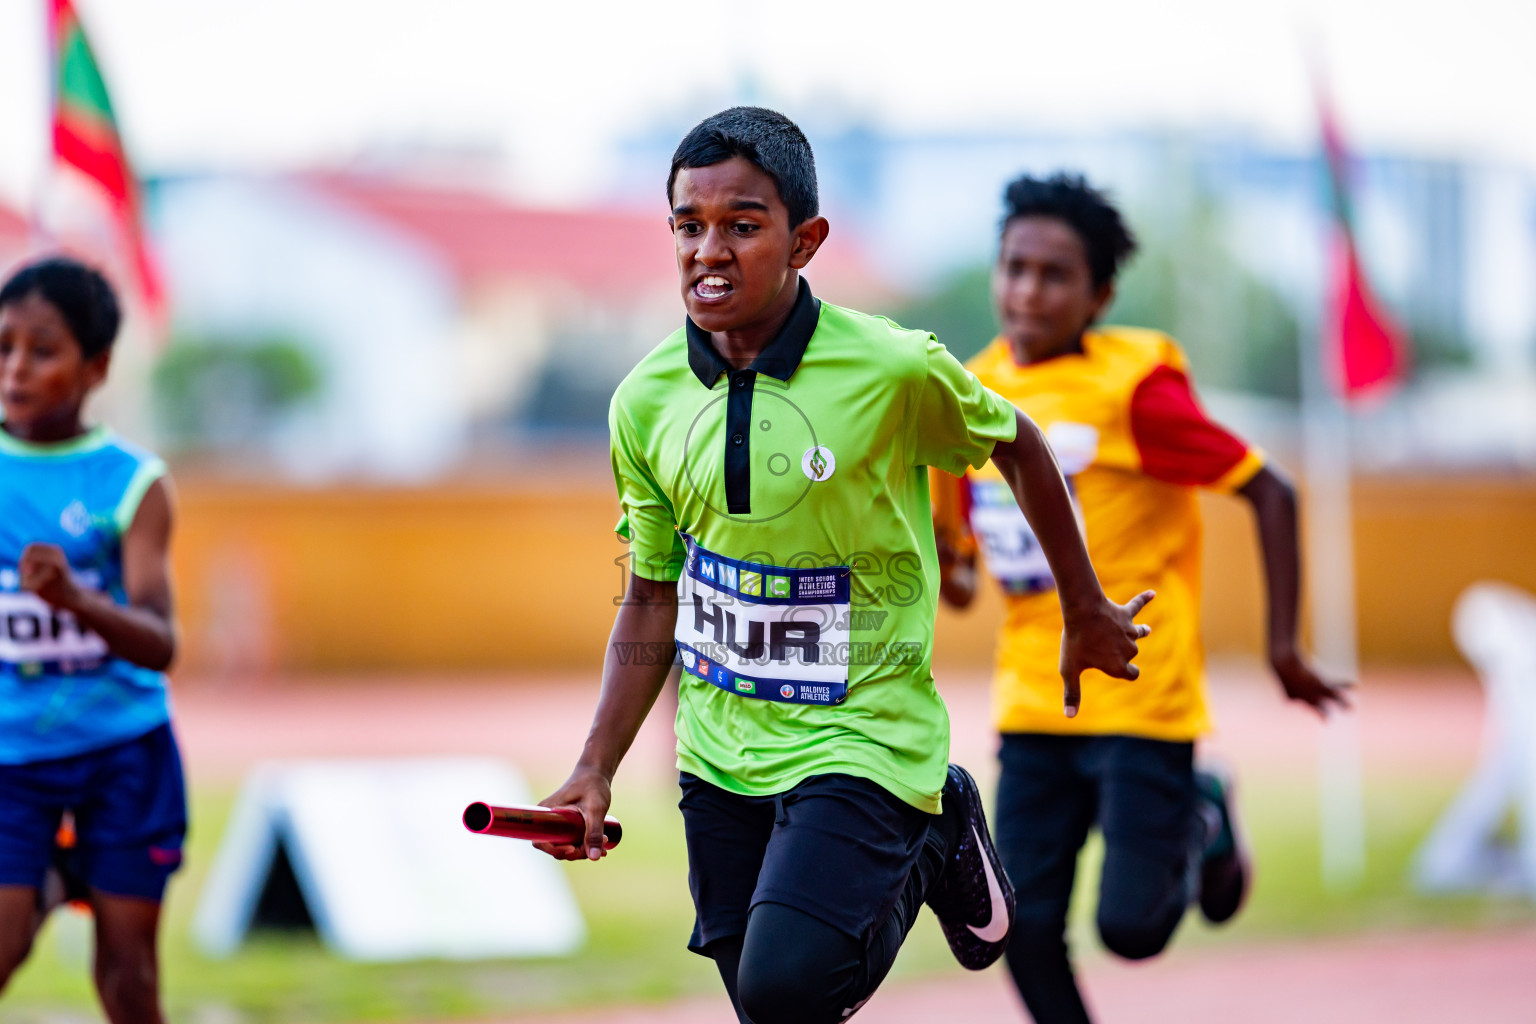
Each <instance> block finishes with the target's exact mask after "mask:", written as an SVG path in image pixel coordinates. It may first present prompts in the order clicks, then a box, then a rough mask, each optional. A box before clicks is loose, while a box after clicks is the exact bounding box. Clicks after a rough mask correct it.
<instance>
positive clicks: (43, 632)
mask: <svg viewBox="0 0 1536 1024" xmlns="http://www.w3.org/2000/svg"><path fill="white" fill-rule="evenodd" d="M164 475H165V464H164V463H163V462H161V461H160V459H158V458H157V457H155V456H154V455H152V454H150V453H149V452H146V451H143V450H141V449H138V448H135V447H133V446H131V445H129V444H127V443H126V442H124V441H122V440H121V439H119V438H118V437H116V436H115V435H114V434H112V433H110V432H109V431H108V430H107V429H106V428H105V427H97V428H96V429H94V430H92V431H91V432H89V433H87V434H85V435H83V436H81V437H78V438H75V439H74V440H71V441H65V442H61V443H59V444H47V445H39V444H29V443H27V442H24V441H21V440H18V439H17V438H15V437H12V436H11V435H9V434H7V433H5V432H4V431H3V430H0V764H28V763H31V762H34V761H46V760H51V759H53V758H57V757H71V756H74V755H76V754H83V753H85V752H87V751H90V750H99V749H101V748H102V747H109V746H112V745H113V744H115V743H121V742H123V741H125V740H130V739H133V738H135V737H137V736H142V735H144V734H145V733H147V732H149V731H150V730H151V729H154V728H156V727H157V726H159V725H162V724H164V723H165V722H167V721H169V720H170V702H169V698H168V696H167V694H166V687H165V676H164V674H162V673H160V672H155V671H152V670H150V669H147V668H141V667H139V666H138V665H134V664H131V663H129V662H127V661H124V660H123V659H122V658H118V657H116V656H114V655H113V654H111V653H110V652H109V651H108V650H107V646H106V643H105V642H104V641H103V640H102V639H101V637H99V636H97V635H96V634H95V633H93V632H91V631H90V630H88V629H86V628H84V627H83V626H81V625H80V624H79V623H78V622H76V621H75V619H74V617H73V616H72V615H70V614H69V613H68V612H64V611H60V610H58V609H56V608H53V607H51V606H50V605H48V604H47V603H45V602H44V601H43V600H42V599H40V598H39V597H37V595H35V594H32V593H29V592H27V591H24V590H22V589H21V576H20V573H19V571H18V568H17V566H18V563H19V562H20V560H21V553H22V551H23V550H24V549H25V548H26V546H27V545H28V544H34V543H45V544H57V545H58V546H59V547H61V548H63V549H64V553H65V554H66V555H67V556H68V558H69V565H70V569H71V570H72V571H73V572H74V574H75V577H76V579H77V580H78V581H79V582H81V583H82V584H84V585H85V586H88V587H91V588H94V589H96V590H100V591H102V592H104V593H107V594H110V595H112V599H113V600H114V601H116V602H118V603H119V604H127V603H128V599H127V596H126V595H125V594H124V592H123V552H122V543H121V541H122V536H123V534H124V533H125V532H126V531H127V529H128V527H129V525H130V524H131V523H132V522H133V517H134V514H135V513H136V512H137V511H138V508H139V502H140V501H141V500H142V499H143V497H144V492H145V491H147V490H148V489H149V487H150V485H151V484H153V483H154V482H155V481H156V480H158V479H159V478H160V477H162V476H164Z"/></svg>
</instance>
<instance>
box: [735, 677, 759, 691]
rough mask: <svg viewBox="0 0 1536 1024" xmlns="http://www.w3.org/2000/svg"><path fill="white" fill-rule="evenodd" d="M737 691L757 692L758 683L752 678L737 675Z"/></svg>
mask: <svg viewBox="0 0 1536 1024" xmlns="http://www.w3.org/2000/svg"><path fill="white" fill-rule="evenodd" d="M736 692H738V693H756V692H757V684H756V683H754V682H753V681H752V680H750V679H743V678H742V677H741V676H737V677H736Z"/></svg>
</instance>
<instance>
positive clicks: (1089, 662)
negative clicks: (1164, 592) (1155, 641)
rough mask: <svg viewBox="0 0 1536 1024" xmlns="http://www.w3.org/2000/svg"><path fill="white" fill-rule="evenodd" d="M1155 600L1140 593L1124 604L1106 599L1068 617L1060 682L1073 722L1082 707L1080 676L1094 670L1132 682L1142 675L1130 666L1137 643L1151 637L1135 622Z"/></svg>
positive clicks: (1153, 594)
mask: <svg viewBox="0 0 1536 1024" xmlns="http://www.w3.org/2000/svg"><path fill="white" fill-rule="evenodd" d="M1155 596H1157V595H1156V594H1155V593H1154V592H1153V591H1150V590H1147V591H1143V592H1142V593H1140V594H1137V595H1136V596H1135V597H1133V598H1131V599H1130V600H1129V601H1128V602H1126V603H1125V604H1115V602H1113V601H1111V600H1110V599H1109V598H1107V597H1105V598H1101V599H1100V600H1099V603H1098V606H1097V607H1095V608H1091V609H1089V610H1088V611H1086V612H1080V613H1078V614H1075V615H1073V614H1069V615H1067V617H1066V628H1065V629H1064V630H1063V631H1062V634H1061V680H1062V684H1063V687H1064V689H1063V701H1062V702H1063V705H1064V708H1065V711H1066V715H1067V717H1068V718H1075V717H1076V716H1077V710H1078V708H1079V707H1080V706H1081V705H1082V701H1083V692H1082V675H1083V672H1085V671H1086V670H1088V669H1090V668H1096V669H1098V670H1099V671H1100V672H1103V673H1104V674H1105V675H1108V676H1114V677H1115V678H1116V679H1135V678H1136V677H1137V676H1139V675H1140V674H1141V670H1140V669H1138V668H1137V667H1136V666H1135V665H1133V664H1132V663H1131V662H1132V659H1134V658H1135V657H1136V641H1138V640H1140V639H1142V638H1143V637H1146V636H1148V635H1150V634H1151V632H1152V627H1151V626H1148V625H1145V624H1140V623H1137V622H1136V621H1135V619H1136V615H1137V614H1138V613H1139V612H1140V611H1141V610H1142V609H1143V608H1145V607H1146V606H1147V603H1148V602H1149V601H1151V600H1152V598H1154V597H1155Z"/></svg>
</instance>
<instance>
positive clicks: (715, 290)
mask: <svg viewBox="0 0 1536 1024" xmlns="http://www.w3.org/2000/svg"><path fill="white" fill-rule="evenodd" d="M693 291H694V294H695V295H697V296H699V298H701V299H718V298H720V297H721V296H723V295H727V294H729V293H730V291H731V283H730V282H729V281H727V280H726V279H725V278H723V277H718V276H716V275H714V274H710V275H709V276H708V277H701V278H699V280H698V282H697V283H696V284H694V286H693Z"/></svg>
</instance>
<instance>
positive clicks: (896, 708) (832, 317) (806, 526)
mask: <svg viewBox="0 0 1536 1024" xmlns="http://www.w3.org/2000/svg"><path fill="white" fill-rule="evenodd" d="M608 425H609V431H610V434H611V438H612V440H611V447H612V458H613V473H614V481H615V483H616V484H617V486H618V492H619V503H620V505H621V507H622V509H623V513H624V515H623V518H622V519H621V520H620V522H619V525H618V528H617V529H618V533H619V535H620V536H621V537H623V538H625V539H626V540H628V541H629V543H630V546H631V547H630V553H631V561H632V567H633V571H635V572H636V573H638V574H639V575H641V576H644V577H645V578H647V579H652V580H661V581H668V582H670V581H680V582H679V610H678V619H679V647H680V649H681V650H682V652H683V658H684V662H685V665H686V667H687V669H688V671H685V672H684V674H683V677H682V685H681V688H680V694H679V703H678V713H677V764H678V767H679V768H680V769H682V770H683V771H687V772H690V773H692V774H694V775H697V776H699V777H700V778H703V779H705V780H707V781H709V782H712V783H714V784H715V785H717V786H720V787H722V788H724V789H727V790H730V791H732V792H737V793H743V794H748V795H768V794H773V793H781V792H784V791H785V790H787V789H790V788H791V787H793V786H794V785H796V784H797V783H798V782H800V781H801V780H802V779H805V778H807V777H809V776H812V775H819V774H824V773H829V772H839V773H843V774H846V775H854V776H858V777H861V778H866V779H869V780H871V781H873V782H876V783H878V784H879V785H881V786H882V787H884V788H885V789H887V790H889V791H890V792H891V793H893V794H895V795H896V796H898V797H900V798H901V799H902V800H904V801H905V802H907V803H909V804H912V805H913V806H915V807H919V808H921V809H922V810H924V811H927V812H929V813H938V811H939V795H940V792H941V791H942V789H943V785H944V779H945V767H946V764H947V762H948V760H949V715H948V712H947V710H946V709H945V707H944V702H943V700H942V699H941V698H940V697H939V694H938V691H937V689H936V688H935V686H934V682H933V673H932V670H931V661H932V647H933V620H934V613H935V610H936V607H937V601H938V590H939V571H938V560H937V557H936V554H935V551H934V541H933V526H932V519H931V515H932V513H931V511H930V505H929V498H928V473H927V469H926V467H928V466H937V467H939V468H940V469H943V470H946V471H948V472H950V473H955V474H958V473H960V472H962V471H963V470H964V469H965V467H967V466H971V467H977V468H979V467H980V466H981V465H982V464H984V463H985V462H986V460H987V459H988V458H989V457H990V455H991V453H992V449H993V446H994V445H995V444H996V442H998V441H1005V440H1012V439H1013V437H1014V433H1015V427H1016V421H1015V411H1014V407H1013V406H1012V405H1011V404H1009V403H1008V402H1007V401H1006V400H1005V399H1003V398H1002V397H1000V396H999V395H997V394H996V393H994V392H992V391H989V390H988V389H987V388H985V387H983V386H982V385H981V383H980V382H978V381H977V379H976V378H975V377H974V376H973V375H972V374H971V373H970V372H969V371H967V370H966V369H965V368H964V367H963V366H961V365H960V363H959V362H958V361H957V360H956V359H955V358H954V357H953V356H951V355H950V354H949V352H948V350H946V349H945V348H944V346H942V345H940V344H939V343H938V341H937V340H936V339H935V338H934V337H933V335H931V334H927V333H924V332H921V331H908V330H903V329H902V328H900V327H898V326H896V325H895V324H893V323H891V322H890V321H889V320H886V319H885V318H883V317H878V316H868V315H865V314H863V313H857V312H854V311H852V310H848V309H842V308H840V307H837V306H834V305H831V304H830V303H823V302H819V301H818V300H816V299H815V298H814V297H812V295H811V293H810V289H809V287H808V286H807V285H806V284H805V282H804V280H803V279H802V281H801V284H800V294H799V296H798V299H797V302H796V305H795V309H794V311H793V312H792V313H791V315H790V318H789V320H788V321H787V322H786V324H785V326H784V328H783V330H781V332H780V334H779V335H778V337H776V338H775V339H774V340H773V341H772V342H771V343H770V344H769V345H768V346H767V347H766V348H765V349H764V350H763V352H762V353H761V355H760V356H759V357H758V358H757V360H756V361H755V362H754V363H753V364H752V366H751V367H749V368H747V369H745V370H734V369H733V368H732V367H731V366H730V364H729V363H727V362H726V361H725V360H724V359H723V358H722V357H721V356H720V355H719V353H718V352H716V351H715V349H714V346H713V345H712V343H711V342H710V338H709V335H708V334H707V333H706V332H704V331H702V330H700V329H699V328H698V327H697V326H695V325H694V324H693V323H692V321H689V322H688V323H686V324H685V325H684V327H683V328H682V329H681V330H678V331H677V332H676V333H674V334H672V335H671V336H670V337H668V338H667V339H666V340H665V341H663V342H662V343H661V344H660V345H659V346H657V347H656V348H655V349H654V350H653V351H652V352H651V353H650V354H649V355H647V356H646V357H645V358H644V359H643V360H641V362H640V364H639V365H638V366H636V367H635V369H634V370H633V371H632V372H631V373H630V374H629V376H627V377H626V378H625V379H624V381H623V383H621V384H620V385H619V387H618V390H617V391H616V392H615V393H614V396H613V402H612V405H611V406H610V408H609V414H608ZM690 557H691V559H692V560H690ZM685 562H686V563H688V569H687V571H685ZM717 570H718V572H719V573H720V574H721V575H723V576H725V578H726V579H727V580H728V581H729V582H728V583H721V582H719V581H718V580H717V578H716V571H717ZM813 570H823V571H822V572H821V573H817V572H815V571H813ZM823 582H825V584H826V586H825V587H824V588H823V587H822V584H823ZM701 584H707V586H704V587H703V588H702V593H703V594H704V595H705V599H704V600H703V601H702V602H700V599H699V598H698V597H697V596H696V595H697V594H698V593H699V592H700V589H699V588H700V585H701ZM689 590H691V591H692V595H693V596H690V593H688V592H685V591H689ZM805 595H817V596H805ZM797 598H799V600H798V601H797ZM690 601H692V602H695V603H690ZM733 601H734V602H735V603H733ZM714 602H719V604H716V603H714ZM792 620H793V621H792ZM808 620H814V621H810V622H809V624H807V622H808ZM690 630H692V632H689V631H690ZM711 630H713V634H711ZM685 634H686V636H685ZM817 639H819V641H820V643H819V644H818V643H813V642H807V641H814V640H817ZM711 640H714V641H716V643H715V644H713V645H712V644H711V643H710V642H709V641H711ZM720 641H723V642H724V644H728V645H729V647H728V648H727V647H726V646H722V645H721V643H720ZM716 652H718V655H717V654H716ZM732 652H735V653H732ZM749 658H750V659H755V660H745V659H749ZM722 666H724V667H722ZM727 669H729V671H727ZM706 680H711V681H706ZM839 680H842V681H843V684H842V686H845V687H846V689H845V690H844V689H843V688H842V686H840V685H839ZM781 692H782V693H783V694H784V695H785V697H786V698H788V697H789V696H790V695H792V694H793V695H795V699H797V700H799V699H802V697H803V696H804V695H806V694H810V695H811V699H812V700H820V701H823V703H791V702H786V700H785V699H781V698H780V697H779V694H780V693H781ZM765 698H766V699H765Z"/></svg>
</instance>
